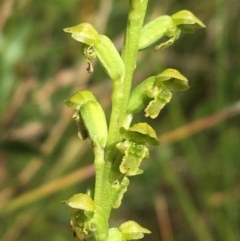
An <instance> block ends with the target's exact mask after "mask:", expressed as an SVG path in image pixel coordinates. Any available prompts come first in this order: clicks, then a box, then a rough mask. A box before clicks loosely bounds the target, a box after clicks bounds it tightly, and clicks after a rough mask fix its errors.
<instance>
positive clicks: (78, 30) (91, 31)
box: [63, 23, 98, 45]
mask: <svg viewBox="0 0 240 241" xmlns="http://www.w3.org/2000/svg"><path fill="white" fill-rule="evenodd" d="M63 30H64V31H65V32H67V33H71V34H72V35H71V36H72V38H74V39H75V40H77V41H79V42H81V43H84V44H87V45H92V44H94V43H96V41H97V40H98V32H97V30H96V29H95V28H94V27H93V26H92V25H91V24H89V23H81V24H78V25H76V26H73V27H68V28H65V29H63Z"/></svg>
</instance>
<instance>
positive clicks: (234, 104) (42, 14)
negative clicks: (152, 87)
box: [0, 0, 240, 241]
mask: <svg viewBox="0 0 240 241" xmlns="http://www.w3.org/2000/svg"><path fill="white" fill-rule="evenodd" d="M182 9H188V10H190V11H192V12H193V13H194V14H195V15H196V16H197V17H199V18H200V19H201V20H202V21H203V22H204V23H205V24H206V26H207V28H206V29H204V30H199V31H197V32H195V33H194V34H192V35H184V34H183V35H182V36H181V38H180V39H179V40H178V41H177V42H176V43H175V44H174V45H173V46H171V47H170V48H169V49H167V50H164V51H162V52H160V53H154V51H153V48H149V49H147V50H145V51H142V52H140V53H139V59H138V68H137V70H136V73H135V75H134V83H133V85H134V86H135V85H136V84H137V83H138V82H140V81H142V80H143V79H145V78H146V77H148V76H150V75H153V74H157V73H159V72H160V71H161V70H163V69H164V68H167V67H172V68H176V69H178V70H179V71H181V72H182V73H183V74H184V75H186V76H187V77H188V79H189V82H190V86H191V88H190V90H188V91H185V92H182V93H180V94H179V93H177V94H176V93H175V94H174V96H173V99H172V101H171V102H170V103H169V104H168V105H167V106H166V107H165V109H164V110H163V112H162V113H161V115H160V116H159V117H158V118H157V119H156V120H154V121H151V124H152V125H153V126H154V127H155V128H156V130H157V132H158V134H159V138H160V140H161V143H162V145H161V146H160V147H159V148H154V149H151V155H150V159H149V160H146V161H144V163H143V166H144V168H145V172H144V174H143V175H140V176H137V177H134V178H132V180H131V185H130V187H129V191H128V192H127V194H126V196H125V197H124V200H123V205H122V206H121V207H120V209H118V210H116V211H114V212H113V216H112V219H111V225H119V224H121V223H122V222H123V221H126V220H128V219H134V220H136V221H138V222H139V223H140V224H142V225H143V226H145V227H147V228H148V229H150V230H151V231H152V234H151V235H149V236H147V237H145V238H144V239H143V240H152V241H153V240H154V241H157V240H159V241H160V240H161V241H182V240H184V241H193V240H198V241H213V240H217V241H218V240H219V241H236V240H240V229H239V227H240V200H239V199H240V184H239V183H240V148H239V146H240V145H239V143H240V121H239V114H240V102H239V96H240V61H239V56H240V51H239V50H240V47H239V43H240V31H239V25H240V5H239V3H238V2H237V0H235V2H234V0H232V1H226V0H225V1H224V0H216V1H211V0H210V1H207V0H203V1H190V0H184V1H174V0H172V1H156V0H155V1H153V0H150V1H149V9H148V12H147V17H146V22H147V21H149V20H151V19H154V18H155V17H157V16H159V15H163V14H169V15H171V14H173V13H175V12H177V11H179V10H182ZM127 10H128V1H126V0H125V1H122V0H115V1H111V0H102V1H97V0H91V1H90V0H82V1H76V0H62V1H57V0H52V1H47V0H42V1H30V0H21V1H20V0H2V1H0V240H1V241H16V240H19V241H23V240H34V241H37V240H51V241H64V240H73V237H72V231H71V228H70V225H69V211H70V210H69V209H68V208H67V207H66V206H64V205H63V204H62V203H61V201H62V200H65V199H67V198H69V197H70V196H71V195H72V194H74V193H77V192H84V191H85V190H86V189H87V188H88V187H91V186H92V185H93V183H94V179H93V174H94V170H93V168H92V165H91V164H92V157H93V155H92V152H91V149H90V148H89V143H88V142H81V141H80V140H79V139H78V138H77V130H76V126H75V125H74V123H73V122H72V121H71V115H72V110H70V109H68V108H67V107H65V106H64V104H63V102H64V100H65V99H66V98H67V97H69V95H70V94H71V93H73V92H74V91H75V90H78V89H83V88H88V89H90V90H92V91H93V92H94V93H95V94H96V95H97V96H98V98H99V101H100V102H101V104H102V105H103V106H104V108H105V110H106V113H107V115H109V112H110V98H109V96H110V93H111V81H109V79H108V78H107V77H106V75H105V73H104V72H103V71H102V69H101V68H100V67H99V65H98V63H95V64H96V65H95V71H94V73H93V74H88V73H87V71H86V68H87V64H86V62H85V61H84V58H83V55H82V48H81V44H80V43H78V42H76V41H75V40H73V39H72V38H70V36H69V35H68V34H66V33H64V32H63V30H62V29H63V28H65V27H68V26H73V25H76V24H78V23H81V22H90V23H91V24H93V25H94V26H95V27H96V28H97V29H98V30H99V32H100V33H105V34H106V35H108V36H109V37H110V38H111V39H112V40H113V41H114V43H115V44H116V46H117V47H118V49H119V50H121V46H122V41H123V33H124V32H123V31H124V28H125V25H126V19H127ZM136 119H141V120H144V119H145V117H144V116H143V115H139V116H137V117H136Z"/></svg>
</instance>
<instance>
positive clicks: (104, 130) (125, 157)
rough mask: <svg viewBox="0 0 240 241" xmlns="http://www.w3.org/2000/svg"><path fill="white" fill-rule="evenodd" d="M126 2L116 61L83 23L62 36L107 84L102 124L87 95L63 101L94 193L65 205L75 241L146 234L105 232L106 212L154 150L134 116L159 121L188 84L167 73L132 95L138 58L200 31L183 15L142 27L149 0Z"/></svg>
mask: <svg viewBox="0 0 240 241" xmlns="http://www.w3.org/2000/svg"><path fill="white" fill-rule="evenodd" d="M127 2H128V3H129V15H128V20H127V27H126V32H125V38H124V44H123V47H122V53H121V55H120V53H119V52H118V50H117V49H116V47H115V46H114V44H113V42H112V41H111V40H110V38H108V37H107V36H106V35H103V34H99V33H98V31H97V30H96V29H95V28H94V27H93V26H92V25H91V24H89V23H82V24H79V25H76V26H73V27H69V28H65V29H64V31H65V32H67V33H70V34H71V36H72V38H73V39H75V40H76V41H79V42H80V43H81V44H82V47H83V55H84V56H85V58H86V61H87V64H88V66H87V71H88V72H89V73H92V72H93V71H94V68H93V63H92V62H93V61H94V60H95V59H96V60H98V61H99V63H100V65H101V67H102V68H103V70H104V71H105V73H106V74H107V75H108V76H109V77H110V78H111V79H112V80H113V81H112V82H111V84H112V93H111V108H112V109H111V113H110V118H109V121H108V123H109V124H107V120H106V117H105V113H104V110H103V108H102V106H101V105H100V103H99V102H98V100H97V98H96V97H95V96H94V94H93V93H92V92H91V91H89V90H80V91H77V92H76V93H74V94H73V95H71V96H70V97H69V98H68V99H67V100H66V101H65V104H66V105H67V106H68V107H70V108H72V109H74V111H75V112H74V113H73V117H72V118H73V120H74V122H75V124H76V125H77V127H78V136H79V138H80V139H81V140H85V139H87V138H88V139H89V140H90V143H91V147H92V150H93V155H94V161H93V164H94V169H95V185H94V187H92V188H91V191H89V189H88V191H87V194H82V193H78V194H75V195H73V196H72V197H70V198H69V199H68V200H66V201H64V203H65V204H66V205H68V206H69V207H70V208H71V209H72V212H71V222H70V223H71V226H72V229H73V231H74V235H75V240H77V241H128V240H137V239H141V238H143V237H144V235H145V234H149V233H150V231H149V230H148V229H146V228H144V227H142V226H141V225H139V224H138V223H136V222H135V221H132V220H130V221H126V222H124V223H123V224H122V225H120V226H119V227H109V218H110V214H111V211H112V209H116V208H119V207H120V205H121V203H122V200H123V197H124V194H125V193H126V191H127V190H128V187H129V184H130V180H131V177H132V176H135V175H139V174H141V173H143V170H142V169H140V168H141V163H142V161H143V160H144V159H145V158H148V157H149V146H158V145H159V144H160V143H159V140H158V138H157V134H156V132H155V130H154V129H153V128H152V127H151V126H150V125H149V124H148V123H145V122H140V123H137V124H132V120H133V118H134V115H135V114H136V113H139V112H141V111H143V112H144V114H145V116H146V117H150V118H156V117H158V116H159V113H160V112H161V110H162V109H163V108H164V107H165V105H166V104H167V103H168V102H169V101H170V100H171V98H172V92H174V91H183V90H186V89H188V88H189V85H188V79H187V78H186V77H185V76H184V75H182V74H181V73H180V72H179V71H178V70H176V69H172V68H167V69H165V70H164V71H162V72H160V73H159V74H156V75H152V76H149V77H147V78H146V79H144V80H143V81H142V82H141V83H140V84H139V85H138V86H137V87H135V88H134V89H133V90H132V91H131V86H132V79H133V74H134V70H135V69H136V68H137V54H138V52H139V51H141V50H144V49H146V48H148V47H151V46H153V45H155V51H158V50H162V49H165V48H167V47H169V46H171V45H172V44H173V43H174V42H175V41H176V40H178V39H179V38H180V35H181V33H182V32H186V33H192V32H193V31H194V30H196V29H198V28H204V27H205V25H204V24H203V23H202V22H201V21H200V20H199V19H198V18H197V17H196V16H195V15H194V14H193V13H191V12H189V11H187V10H182V11H179V12H177V13H175V14H173V15H172V16H170V15H163V16H160V17H157V18H156V19H154V20H152V21H150V22H149V23H146V24H145V25H144V24H143V23H144V17H145V13H146V9H147V4H148V0H141V1H139V0H129V1H127ZM104 94H105V93H104Z"/></svg>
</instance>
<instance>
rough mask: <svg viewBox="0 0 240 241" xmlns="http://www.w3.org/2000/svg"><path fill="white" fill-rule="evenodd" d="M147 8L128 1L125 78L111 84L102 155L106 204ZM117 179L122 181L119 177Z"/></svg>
mask: <svg viewBox="0 0 240 241" xmlns="http://www.w3.org/2000/svg"><path fill="white" fill-rule="evenodd" d="M147 4H148V0H142V1H139V0H130V5H129V15H128V23H127V30H126V34H125V40H124V47H123V51H122V58H123V62H124V65H125V76H124V79H122V80H113V92H112V114H111V119H110V125H109V134H108V136H109V138H108V142H107V147H106V152H105V161H106V166H105V174H104V180H105V182H104V188H105V192H104V194H105V198H108V200H112V198H110V197H109V195H111V197H113V196H115V193H112V192H111V183H112V182H113V181H114V180H112V176H113V175H114V174H113V173H111V170H112V165H113V163H114V159H115V156H116V155H115V154H116V144H117V143H118V142H120V141H121V139H122V138H121V135H120V133H119V129H120V127H121V126H122V125H123V123H124V120H125V119H126V117H127V113H126V112H127V105H128V100H129V95H130V91H131V84H132V77H133V72H134V69H135V66H136V59H137V53H138V42H139V38H140V34H141V29H142V25H143V21H144V17H145V13H146V9H147ZM119 174H120V173H119ZM119 176H120V177H122V175H119ZM111 205H112V203H109V207H108V210H105V211H106V212H107V214H108V216H109V215H110V211H111Z"/></svg>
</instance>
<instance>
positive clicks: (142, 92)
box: [127, 76, 156, 113]
mask: <svg viewBox="0 0 240 241" xmlns="http://www.w3.org/2000/svg"><path fill="white" fill-rule="evenodd" d="M155 81H156V76H151V77H149V78H147V79H145V80H144V81H142V82H141V83H140V84H139V85H138V86H137V87H136V88H135V89H134V90H133V91H132V92H131V95H130V98H129V102H128V109H127V112H128V113H138V112H140V111H141V110H143V109H144V108H145V107H146V106H147V105H148V103H149V102H150V100H151V99H150V98H149V97H148V95H147V90H148V89H152V88H153V84H154V83H155Z"/></svg>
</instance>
